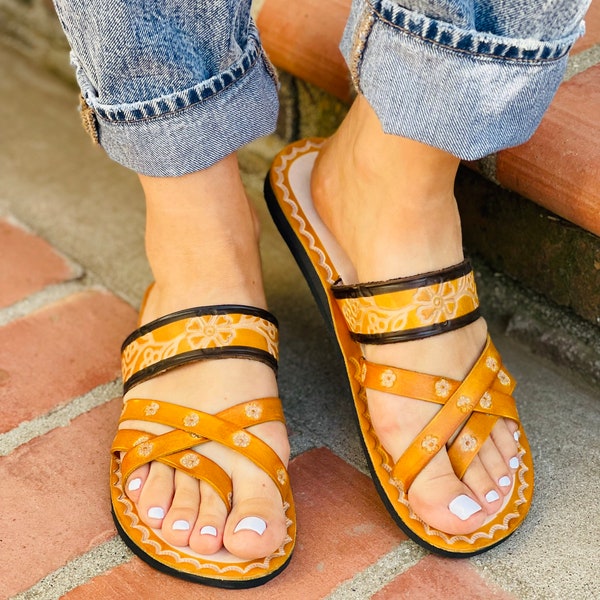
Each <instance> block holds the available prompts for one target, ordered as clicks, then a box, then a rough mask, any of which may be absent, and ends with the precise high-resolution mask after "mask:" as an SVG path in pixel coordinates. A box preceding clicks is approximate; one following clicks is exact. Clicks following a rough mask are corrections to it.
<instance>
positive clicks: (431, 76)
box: [340, 0, 583, 160]
mask: <svg viewBox="0 0 600 600" xmlns="http://www.w3.org/2000/svg"><path fill="white" fill-rule="evenodd" d="M582 31H583V25H582V24H581V25H579V26H578V27H577V29H576V31H575V32H574V33H571V34H570V35H568V36H566V37H563V38H560V39H557V40H552V41H538V40H534V39H513V38H507V37H502V36H497V35H493V34H490V33H486V32H479V31H475V30H471V29H465V28H461V27H459V26H457V25H454V24H452V23H449V22H444V21H440V20H436V19H432V18H430V17H427V16H425V15H422V14H418V13H415V12H412V11H409V10H407V9H405V8H403V7H401V6H399V5H398V4H397V3H396V2H392V1H391V0H354V2H353V6H352V11H351V14H350V19H349V21H348V24H347V26H346V30H345V32H344V37H343V39H342V43H341V45H340V48H341V50H342V53H343V54H344V57H345V59H346V61H347V63H348V66H349V68H350V72H351V75H352V79H353V82H354V85H355V87H356V88H357V91H358V92H359V93H361V94H363V95H364V96H365V98H366V99H367V101H368V102H369V104H370V105H371V106H372V107H373V109H374V111H375V113H376V114H377V116H378V117H379V120H380V121H381V123H382V126H383V129H384V131H385V132H386V133H391V134H394V135H399V136H403V137H406V138H410V139H414V140H417V141H420V142H423V143H425V144H428V145H430V146H434V147H437V148H441V149H442V150H445V151H447V152H449V153H451V154H453V155H455V156H457V157H459V158H462V159H465V160H475V159H478V158H481V157H483V156H486V155H487V154H491V153H493V152H496V151H498V150H501V149H503V148H507V147H510V146H515V145H518V144H520V143H522V142H524V141H526V140H527V139H529V138H530V137H531V135H532V134H533V132H534V131H535V129H536V128H537V126H538V124H539V122H540V121H541V118H542V116H543V115H544V113H545V111H546V109H547V108H548V105H549V104H550V102H551V100H552V98H553V97H554V94H555V92H556V90H557V88H558V86H559V84H560V83H561V81H562V78H563V75H564V70H565V68H566V61H567V53H568V51H569V49H570V47H571V46H572V45H573V43H574V42H575V40H576V39H577V38H578V37H579V36H580V35H581V33H582Z"/></svg>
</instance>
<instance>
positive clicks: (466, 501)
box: [448, 494, 481, 521]
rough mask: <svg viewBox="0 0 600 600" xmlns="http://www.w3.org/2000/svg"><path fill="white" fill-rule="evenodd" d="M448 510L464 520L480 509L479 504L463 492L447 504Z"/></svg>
mask: <svg viewBox="0 0 600 600" xmlns="http://www.w3.org/2000/svg"><path fill="white" fill-rule="evenodd" d="M448 508H449V509H450V512H451V513H452V514H453V515H456V516H457V517H458V518H459V519H460V520H461V521H466V520H467V519H468V518H469V517H470V516H472V515H474V514H475V513H476V512H479V511H480V510H481V506H479V504H477V502H475V500H473V499H472V498H469V496H465V495H464V494H462V495H460V496H457V497H456V498H454V500H452V502H450V504H449V505H448Z"/></svg>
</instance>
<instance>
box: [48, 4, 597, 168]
mask: <svg viewBox="0 0 600 600" xmlns="http://www.w3.org/2000/svg"><path fill="white" fill-rule="evenodd" d="M54 1H55V5H56V8H57V12H58V14H59V17H60V19H61V22H62V25H63V28H64V30H65V33H66V35H67V38H68V40H69V42H70V44H71V48H72V53H71V57H72V61H73V64H74V66H75V69H76V74H77V79H78V82H79V84H80V87H81V90H82V94H83V96H84V98H85V101H86V103H87V105H88V106H89V107H91V108H92V109H93V111H94V114H95V119H96V123H97V133H98V137H99V141H100V144H101V145H102V146H103V147H104V148H105V150H106V151H107V153H108V155H109V156H110V157H111V158H113V159H114V160H116V161H117V162H119V163H121V164H123V165H125V166H126V167H129V168H131V169H133V170H135V171H137V172H139V173H143V174H146V175H154V176H176V175H182V174H185V173H189V172H192V171H196V170H199V169H203V168H206V167H208V166H210V165H212V164H214V163H215V162H216V161H218V160H219V159H221V158H223V157H224V156H227V155H228V154H230V153H231V152H234V151H235V150H237V149H238V148H239V147H241V146H243V145H244V144H246V143H248V142H250V141H252V140H254V139H256V138H258V137H260V136H262V135H265V134H268V133H270V132H272V131H273V130H274V128H275V125H276V118H277V110H278V103H277V91H276V78H275V75H274V72H273V70H272V67H271V65H270V63H269V61H268V60H267V59H266V57H265V56H264V53H263V51H262V48H261V46H260V41H259V38H258V33H257V31H256V28H255V26H254V24H253V22H252V20H251V19H250V16H249V8H250V0H178V1H177V2H176V1H175V0H153V1H152V2H143V1H141V0H54ZM588 4H589V0H529V1H528V2H523V1H522V0H502V1H500V0H403V1H402V2H401V3H399V2H397V1H394V0H353V4H352V11H351V14H350V18H349V21H348V25H347V27H346V31H345V34H344V39H343V41H342V45H341V47H342V50H343V52H344V54H345V56H346V60H347V61H348V65H349V66H350V70H351V73H352V76H353V80H354V82H355V85H356V87H357V89H358V90H359V91H360V92H361V93H362V94H364V95H365V96H366V98H367V100H368V101H369V102H370V103H371V105H372V106H373V108H374V109H375V111H376V113H377V115H378V116H379V118H380V120H381V122H382V124H383V126H384V129H385V131H387V132H389V133H393V134H396V135H402V136H405V137H409V138H413V139H416V140H419V141H422V142H424V143H427V144H430V145H433V146H437V147H440V148H442V149H444V150H447V151H449V152H451V153H453V154H455V155H457V156H459V157H461V158H465V159H475V158H479V157H481V156H484V155H486V154H489V153H491V152H494V151H496V150H499V149H501V148H505V147H508V146H512V145H516V144H518V143H520V142H523V141H525V140H526V139H528V138H529V136H530V135H531V134H532V133H533V131H534V130H535V128H536V127H537V125H538V123H539V121H540V119H541V117H542V115H543V113H544V111H545V110H546V108H547V106H548V104H549V102H550V100H551V99H552V97H553V95H554V93H555V91H556V88H557V87H558V85H559V83H560V81H561V79H562V76H563V72H564V68H565V64H566V54H567V51H568V50H569V48H570V46H571V45H572V43H573V42H574V40H575V39H576V38H577V37H578V36H579V35H580V34H581V32H582V23H581V19H582V17H583V15H584V14H585V11H586V9H587V6H588Z"/></svg>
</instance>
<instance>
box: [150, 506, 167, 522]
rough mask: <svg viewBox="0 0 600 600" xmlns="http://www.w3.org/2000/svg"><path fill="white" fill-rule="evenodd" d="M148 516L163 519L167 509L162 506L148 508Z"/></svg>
mask: <svg viewBox="0 0 600 600" xmlns="http://www.w3.org/2000/svg"><path fill="white" fill-rule="evenodd" d="M148 516H149V517H150V518H151V519H163V518H164V516H165V511H164V510H163V509H162V508H161V507H160V506H153V507H152V508H149V509H148Z"/></svg>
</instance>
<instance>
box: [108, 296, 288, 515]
mask: <svg viewBox="0 0 600 600" xmlns="http://www.w3.org/2000/svg"><path fill="white" fill-rule="evenodd" d="M277 344H278V331H277V320H276V319H275V317H274V316H273V315H271V314H270V313H269V312H267V311H265V310H262V309H258V308H254V307H249V306H240V305H219V306H207V307H199V308H190V309H186V310H182V311H179V312H176V313H172V314H170V315H167V316H165V317H161V318H160V319H157V320H155V321H152V322H151V323H148V324H147V325H143V326H142V327H140V328H139V329H137V330H136V331H134V332H133V333H132V334H131V335H130V336H129V337H128V338H127V339H126V340H125V342H124V343H123V347H122V370H123V381H124V388H125V391H127V390H130V389H131V388H132V387H134V386H135V385H137V384H139V383H141V382H142V381H145V380H147V379H149V378H151V377H154V376H156V375H158V374H159V373H162V372H164V371H167V370H169V369H173V368H175V367H178V366H181V365H184V364H187V363H190V362H193V361H198V360H204V359H219V358H247V359H251V360H258V361H262V362H264V363H266V364H268V365H269V366H271V367H272V368H273V369H274V370H276V369H277V358H278V345H277ZM132 421H143V422H147V423H155V424H160V425H163V426H167V427H169V428H170V430H169V431H168V432H166V433H163V434H161V435H153V434H150V433H147V432H146V431H142V430H139V429H133V428H131V427H128V426H127V422H132ZM269 421H280V422H282V423H285V418H284V416H283V410H282V407H281V402H280V400H279V398H258V399H254V400H250V401H248V402H243V403H240V404H237V405H235V406H232V407H230V408H227V409H225V410H222V411H221V412H219V413H218V414H210V413H207V412H204V411H200V410H194V409H192V408H187V407H184V406H180V405H178V404H172V403H170V402H165V401H162V400H155V399H147V398H129V399H127V400H126V401H125V404H124V406H123V411H122V413H121V418H120V425H121V428H120V429H119V431H118V432H117V435H116V437H115V440H114V442H113V446H112V451H113V453H115V455H116V456H119V457H120V471H121V477H122V479H123V481H125V480H127V478H128V477H129V476H130V475H131V474H132V473H133V472H134V471H135V470H136V469H139V468H140V467H142V466H144V465H146V464H149V463H151V462H154V461H157V462H161V463H163V464H165V465H167V466H170V467H172V468H174V469H178V470H180V471H183V472H184V473H186V474H187V475H190V476H191V477H194V478H196V479H198V480H201V481H205V482H206V483H208V484H209V485H211V486H212V487H213V488H214V489H215V490H216V492H217V493H218V494H219V496H220V497H221V499H222V500H223V502H224V503H225V506H226V507H227V510H230V509H231V497H232V496H231V494H232V484H231V479H230V477H229V475H228V474H227V473H226V472H225V471H224V470H223V469H222V468H221V467H220V466H219V465H218V464H217V463H215V462H214V461H213V460H211V459H209V458H207V457H206V456H203V455H202V454H201V453H200V452H199V451H198V450H199V446H201V445H203V444H205V443H207V442H216V443H219V444H221V445H223V446H226V447H228V448H231V449H232V450H236V451H238V452H240V453H241V454H243V455H244V456H245V457H246V458H248V459H249V460H251V461H252V462H254V463H255V464H256V465H258V466H259V467H260V468H261V469H262V470H263V471H265V472H266V473H267V474H268V475H269V476H270V477H271V479H272V480H273V481H274V483H275V485H277V487H278V488H279V491H280V493H281V496H282V498H283V499H284V501H287V500H289V499H290V498H291V496H290V493H291V492H290V488H289V482H288V475H287V470H286V468H285V465H284V464H283V463H282V462H281V460H280V458H279V457H278V456H277V454H276V453H275V452H274V451H273V450H272V448H270V446H268V445H267V444H266V443H265V442H263V441H262V440H261V439H260V438H259V437H257V436H256V435H254V434H252V433H251V432H249V431H247V428H249V427H252V426H253V425H260V424H261V423H267V422H269Z"/></svg>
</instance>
